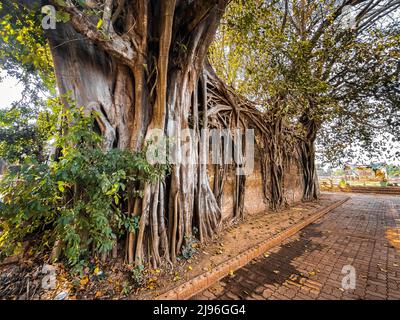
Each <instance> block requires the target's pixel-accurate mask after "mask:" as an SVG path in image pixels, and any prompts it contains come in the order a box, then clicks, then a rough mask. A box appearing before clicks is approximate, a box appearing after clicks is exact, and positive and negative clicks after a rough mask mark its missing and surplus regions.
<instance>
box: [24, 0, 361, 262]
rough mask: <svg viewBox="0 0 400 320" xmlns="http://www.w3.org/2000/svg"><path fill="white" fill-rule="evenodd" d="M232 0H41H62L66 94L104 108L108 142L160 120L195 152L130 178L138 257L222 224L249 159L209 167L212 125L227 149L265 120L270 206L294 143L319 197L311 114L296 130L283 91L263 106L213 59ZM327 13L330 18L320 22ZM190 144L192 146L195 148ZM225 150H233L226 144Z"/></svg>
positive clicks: (61, 68)
mask: <svg viewBox="0 0 400 320" xmlns="http://www.w3.org/2000/svg"><path fill="white" fill-rule="evenodd" d="M229 2H230V1H229V0H114V1H113V0H91V1H88V0H86V1H84V0H80V1H73V0H54V1H42V2H41V3H40V6H45V5H51V6H53V7H54V8H55V9H56V11H57V13H58V17H60V16H61V17H62V20H64V22H58V23H57V24H56V28H47V30H46V37H47V39H48V42H49V45H50V49H51V54H52V60H53V63H54V68H55V74H56V79H57V85H58V89H59V94H60V95H62V96H64V97H66V96H69V97H70V99H65V104H66V105H68V101H70V100H72V101H74V102H75V103H76V105H78V106H83V107H84V108H85V109H86V111H88V112H90V111H96V115H97V118H96V123H95V128H97V130H99V132H100V133H101V135H102V137H103V149H104V151H108V150H111V149H114V148H119V149H122V150H130V151H132V152H136V151H140V150H143V149H144V148H145V147H146V146H148V145H149V144H150V145H151V144H152V143H155V141H153V137H152V133H153V132H154V129H157V130H161V132H163V133H165V135H166V136H168V137H173V138H174V141H175V143H174V148H175V152H176V154H178V155H179V154H181V155H182V154H185V156H186V157H188V158H189V159H190V160H191V161H189V163H181V162H179V161H178V162H176V163H174V164H173V165H172V169H171V173H170V175H168V176H167V177H166V179H163V180H159V181H158V182H156V183H146V184H141V183H139V184H133V183H132V185H130V186H128V188H127V190H126V192H127V197H126V201H124V202H123V203H121V204H120V206H122V207H123V210H124V211H125V212H127V214H128V215H130V216H132V217H134V216H139V217H140V223H139V228H138V230H137V231H132V232H128V234H127V235H126V242H125V251H126V258H127V262H128V263H135V264H136V265H140V264H142V263H143V262H144V261H147V262H151V263H152V264H153V265H159V264H160V263H162V262H163V261H168V262H174V261H175V259H176V257H177V255H178V254H179V253H180V252H181V249H182V247H183V246H184V245H185V244H186V242H189V241H191V239H192V238H193V236H195V235H194V232H193V230H195V229H197V230H198V237H199V240H201V241H205V240H207V239H209V238H212V237H213V236H214V235H215V234H216V233H218V231H219V230H220V228H221V223H222V216H221V194H222V188H223V181H224V179H225V178H226V176H227V174H228V172H229V171H230V170H231V169H232V167H233V169H237V168H243V163H242V161H240V159H239V160H238V159H236V160H237V161H236V163H235V164H233V165H225V164H224V161H223V159H221V161H220V162H219V164H216V165H214V166H210V165H207V164H205V163H204V161H201V160H202V159H203V158H204V157H205V156H206V155H208V149H207V148H206V145H207V143H206V142H207V141H206V140H208V139H207V137H206V136H204V135H202V134H201V132H202V129H207V128H215V129H219V130H223V129H228V130H230V132H231V138H232V139H231V140H232V143H231V144H229V143H228V144H223V145H222V144H221V145H220V146H219V148H220V149H221V150H220V151H224V150H223V149H227V148H232V146H239V145H244V144H245V143H244V141H243V139H242V138H238V136H236V135H235V134H234V131H235V129H236V128H239V129H241V130H244V129H254V130H255V133H256V139H255V141H256V145H257V148H258V150H259V151H260V154H261V155H262V156H261V158H262V159H261V171H262V173H263V175H262V176H263V182H262V183H263V185H264V189H265V192H264V194H265V198H266V201H268V202H269V204H270V206H271V208H272V209H274V210H277V209H279V208H280V207H281V206H283V205H284V204H285V200H284V196H283V189H284V174H285V173H284V171H285V166H286V163H287V161H288V158H290V157H291V156H292V155H293V154H296V156H297V158H298V159H299V162H300V163H301V167H302V170H303V172H302V173H303V177H304V179H303V180H304V181H303V187H304V200H313V199H315V198H316V197H318V186H317V178H316V174H315V165H314V153H315V151H314V140H315V135H316V130H314V129H315V128H313V122H312V121H310V120H309V119H307V116H304V117H303V118H302V119H301V121H302V122H303V124H304V130H303V133H304V134H298V133H295V131H294V130H293V128H292V125H293V124H291V123H290V122H287V121H284V120H283V119H281V118H279V117H277V112H274V110H275V109H277V108H279V107H280V105H281V101H279V99H277V100H275V102H272V105H271V106H270V108H269V109H267V111H265V109H264V110H263V108H260V106H258V105H256V104H254V103H252V102H250V101H248V100H246V99H245V98H243V97H242V96H240V95H239V94H237V93H235V91H234V90H233V89H232V88H231V87H229V86H227V85H226V84H225V83H224V82H223V81H222V80H221V79H220V78H219V77H218V76H217V74H216V72H214V70H213V68H212V66H211V64H210V63H209V62H208V60H207V53H208V50H209V46H210V45H211V43H212V41H213V39H214V36H215V34H216V32H217V29H218V27H219V24H220V21H221V18H222V16H223V14H224V12H225V9H226V7H227V5H228V3H229ZM345 2H346V3H348V4H352V3H353V2H360V1H345ZM361 2H362V1H361ZM19 3H20V4H21V5H24V6H30V8H31V9H32V8H33V6H34V5H35V3H34V1H19ZM36 4H38V3H36ZM341 8H343V6H342V7H341ZM36 10H39V11H40V8H39V9H38V7H36ZM338 10H339V9H338ZM340 10H341V9H340ZM340 10H339V11H338V13H339V14H340ZM45 12H46V13H47V14H49V12H50V13H51V10H50V11H48V10H47V11H45ZM60 14H61V15H60ZM50 18H51V17H50ZM47 19H49V16H47ZM46 23H47V26H48V27H49V26H51V20H46V19H45V20H44V24H45V25H46ZM326 23H329V20H325V21H322V22H321V24H322V25H323V24H326ZM274 103H276V108H275V107H274V106H275V104H274ZM274 108H275V109H274ZM275 111H276V110H275ZM188 129H190V130H191V131H188ZM187 132H190V134H188V133H187ZM187 145H190V146H192V148H189V150H187V149H185V148H186V146H187ZM239 149H240V148H239ZM225 151H226V150H225ZM218 154H219V156H220V157H223V154H224V152H219V153H218ZM239 158H240V157H239ZM210 176H212V177H213V179H212V180H213V182H212V183H211V182H210V181H211V179H210ZM245 184H246V176H245V175H236V177H235V179H234V188H233V199H234V206H233V210H234V212H233V218H234V219H240V218H242V217H243V215H244V206H243V201H244V189H245ZM137 190H141V191H143V196H141V197H137V196H136V195H137V193H136V192H135V191H137Z"/></svg>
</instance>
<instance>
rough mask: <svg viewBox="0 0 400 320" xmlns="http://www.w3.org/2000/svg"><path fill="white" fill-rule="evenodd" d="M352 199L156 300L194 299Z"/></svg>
mask: <svg viewBox="0 0 400 320" xmlns="http://www.w3.org/2000/svg"><path fill="white" fill-rule="evenodd" d="M349 199H350V198H349V197H347V198H345V199H342V200H338V201H336V202H334V203H333V204H331V205H330V206H328V207H325V208H323V209H322V210H318V211H317V213H315V214H313V215H312V216H310V217H308V218H306V219H305V220H304V221H301V222H298V223H297V224H295V225H294V226H291V227H290V228H288V229H286V230H284V231H282V232H280V233H278V234H277V235H275V236H273V237H271V238H268V239H266V240H263V241H262V242H260V243H258V244H256V245H255V246H254V247H252V248H250V249H248V250H246V251H244V252H242V253H240V254H239V255H237V256H236V257H234V258H231V259H229V260H227V261H225V262H222V263H221V264H219V265H218V266H216V267H214V268H213V269H212V270H211V271H208V272H205V273H203V274H200V275H198V276H196V277H195V278H193V279H191V280H189V281H187V282H185V283H183V284H181V285H179V286H178V287H175V288H173V289H171V290H169V291H167V292H166V293H164V294H161V295H159V296H157V297H155V300H187V299H190V298H191V297H193V296H194V295H196V294H198V293H200V292H202V291H204V290H205V289H207V288H208V287H210V286H211V285H213V284H214V283H215V282H217V281H219V280H221V279H222V278H224V277H225V276H227V275H228V274H229V273H230V272H231V271H236V270H238V269H240V268H241V267H243V266H245V265H246V264H248V263H249V262H250V261H251V260H253V259H254V258H257V257H258V256H260V255H262V254H263V253H264V252H265V251H267V250H269V249H271V248H273V247H275V246H277V245H279V244H280V243H282V242H283V241H284V240H285V239H287V238H289V237H291V236H293V235H294V234H296V233H297V232H299V231H300V230H301V229H303V228H305V227H306V226H308V225H309V224H311V223H313V222H315V221H316V220H318V219H319V218H321V217H322V216H324V215H325V214H327V213H328V212H330V211H332V210H334V209H336V208H337V207H339V206H341V205H342V204H343V203H345V202H346V201H347V200H349Z"/></svg>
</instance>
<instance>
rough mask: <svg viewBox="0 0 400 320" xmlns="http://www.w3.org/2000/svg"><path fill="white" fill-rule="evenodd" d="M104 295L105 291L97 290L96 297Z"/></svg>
mask: <svg viewBox="0 0 400 320" xmlns="http://www.w3.org/2000/svg"><path fill="white" fill-rule="evenodd" d="M102 296H103V292H101V291H97V292H96V295H95V297H96V298H101V297H102Z"/></svg>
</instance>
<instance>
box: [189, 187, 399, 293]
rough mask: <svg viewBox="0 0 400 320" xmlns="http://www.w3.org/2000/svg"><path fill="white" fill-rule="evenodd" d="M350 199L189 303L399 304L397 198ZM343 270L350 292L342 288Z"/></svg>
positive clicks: (356, 195)
mask: <svg viewBox="0 0 400 320" xmlns="http://www.w3.org/2000/svg"><path fill="white" fill-rule="evenodd" d="M350 196H351V199H350V200H349V201H348V202H347V203H345V204H344V205H343V206H341V207H339V208H337V209H335V210H334V211H332V212H331V213H328V214H327V215H326V216H324V217H323V218H321V219H320V220H318V221H317V222H316V223H314V224H312V225H310V226H308V227H306V228H305V229H303V230H302V231H301V232H300V233H299V234H297V235H296V236H293V237H291V238H289V239H287V240H286V241H285V242H284V243H283V244H282V245H281V246H279V247H276V248H274V249H272V250H270V251H269V252H267V253H266V254H265V255H264V256H262V257H259V258H257V259H255V260H253V261H252V262H251V263H250V264H248V265H247V266H245V267H243V268H242V269H240V270H238V271H237V272H236V273H235V274H234V275H233V276H228V277H226V278H224V279H222V280H221V281H220V282H218V283H216V284H214V285H213V286H212V287H210V288H209V289H208V290H206V291H204V292H203V293H201V294H199V295H197V296H195V297H193V299H223V300H229V299H261V300H265V299H285V300H286V299H325V300H328V299H400V197H396V196H386V195H361V194H352V195H350ZM344 266H351V267H354V269H352V270H354V271H355V278H354V279H355V289H344V288H343V287H342V281H343V278H344V277H346V275H347V278H346V279H348V277H349V274H346V273H342V269H343V267H344ZM351 267H350V268H351ZM348 268H349V267H348ZM348 270H350V269H348ZM343 272H344V270H343ZM347 283H351V282H347ZM345 288H346V287H345Z"/></svg>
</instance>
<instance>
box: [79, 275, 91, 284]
mask: <svg viewBox="0 0 400 320" xmlns="http://www.w3.org/2000/svg"><path fill="white" fill-rule="evenodd" d="M79 283H80V284H81V285H82V286H86V285H87V284H88V283H89V278H88V277H87V276H85V277H83V278H82V279H81V281H79Z"/></svg>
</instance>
